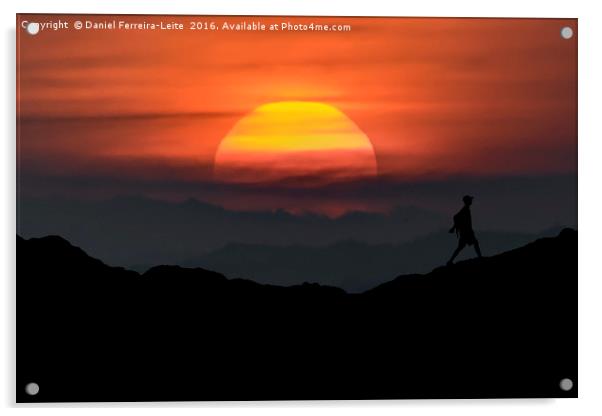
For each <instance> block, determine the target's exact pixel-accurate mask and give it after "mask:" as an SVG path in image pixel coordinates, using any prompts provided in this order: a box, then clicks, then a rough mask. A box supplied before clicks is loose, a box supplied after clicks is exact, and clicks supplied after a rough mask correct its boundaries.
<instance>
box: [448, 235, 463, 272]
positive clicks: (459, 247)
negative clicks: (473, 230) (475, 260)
mask: <svg viewBox="0 0 602 416" xmlns="http://www.w3.org/2000/svg"><path fill="white" fill-rule="evenodd" d="M464 247H466V243H465V242H464V241H462V240H460V241H459V242H458V248H456V251H454V254H452V256H451V259H449V261H448V262H447V265H448V266H449V265H451V264H453V263H454V260H455V258H456V257H458V254H460V252H461V251H462V249H463V248H464Z"/></svg>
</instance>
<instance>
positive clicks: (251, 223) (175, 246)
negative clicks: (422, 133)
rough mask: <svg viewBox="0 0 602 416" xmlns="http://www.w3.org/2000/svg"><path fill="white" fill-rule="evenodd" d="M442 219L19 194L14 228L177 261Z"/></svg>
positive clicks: (150, 260) (386, 231) (122, 260)
mask: <svg viewBox="0 0 602 416" xmlns="http://www.w3.org/2000/svg"><path fill="white" fill-rule="evenodd" d="M449 223H450V219H449V218H448V216H446V215H442V214H439V213H436V212H432V211H429V210H425V209H421V208H417V207H399V208H396V209H395V210H393V211H392V212H391V213H390V214H372V213H360V212H352V213H348V214H347V215H344V216H342V217H340V218H337V219H330V218H328V217H324V216H320V215H315V214H305V215H292V214H289V213H287V212H285V211H274V212H244V211H241V212H238V211H228V210H226V209H223V208H221V207H218V206H215V205H211V204H207V203H204V202H200V201H197V200H195V199H190V200H188V201H186V202H182V203H171V202H165V201H159V200H153V199H148V198H138V197H120V198H114V199H110V200H106V201H87V202H85V201H79V200H70V199H61V198H41V199H32V198H20V200H19V207H18V227H17V232H18V233H19V234H20V235H22V236H24V237H40V236H45V235H52V234H54V235H61V236H64V237H65V238H67V239H68V240H69V241H72V242H73V243H74V244H77V245H78V246H81V247H83V248H85V250H86V251H87V252H89V253H90V254H92V255H93V256H95V257H98V258H101V259H103V260H104V261H106V262H108V263H109V264H113V265H121V266H130V265H136V264H151V265H152V264H158V263H170V264H177V263H178V262H179V261H181V260H182V259H187V258H196V257H198V256H199V255H200V254H202V253H206V252H208V251H212V250H216V249H218V248H221V247H223V246H224V245H226V244H228V243H231V242H238V243H242V244H264V245H290V244H302V245H326V244H332V243H335V242H337V241H345V240H356V241H362V242H365V243H372V244H378V243H385V242H399V241H408V240H411V239H413V238H415V237H417V236H419V235H423V234H426V233H428V232H432V231H434V230H437V229H441V228H442V227H449V225H450V224H449Z"/></svg>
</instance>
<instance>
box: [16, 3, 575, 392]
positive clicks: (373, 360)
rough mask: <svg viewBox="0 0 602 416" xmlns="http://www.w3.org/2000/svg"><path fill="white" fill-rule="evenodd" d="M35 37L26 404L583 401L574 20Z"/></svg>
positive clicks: (22, 277) (39, 25) (33, 21)
mask: <svg viewBox="0 0 602 416" xmlns="http://www.w3.org/2000/svg"><path fill="white" fill-rule="evenodd" d="M16 32H17V138H16V140H17V167H18V172H17V242H16V244H17V278H16V279H17V378H16V392H17V401H18V402H74V401H76V402H79V401H81V402H87V401H94V402H104V401H203V400H306V399H307V400H316V399H443V398H529V397H577V382H578V377H577V38H578V27H577V20H576V19H565V18H559V19H531V18H529V19H523V18H506V19H498V18H410V17H309V16H294V17H292V16H290V17H286V16H162V15H152V16H151V15H76V14H71V15H55V14H48V15H46V14H19V15H17V23H16Z"/></svg>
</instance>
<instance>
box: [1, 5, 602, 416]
mask: <svg viewBox="0 0 602 416" xmlns="http://www.w3.org/2000/svg"><path fill="white" fill-rule="evenodd" d="M598 3H599V2H595V1H591V0H590V1H577V0H570V1H568V0H567V1H541V2H535V1H531V2H528V1H525V0H517V1H515V0H504V1H499V2H495V3H494V2H488V1H483V0H480V1H463V0H456V1H449V0H448V1H446V0H440V1H428V0H421V1H398V2H394V1H392V0H388V1H387V0H365V1H361V2H360V1H351V0H319V1H315V0H304V1H298V0H280V1H278V0H271V1H267V0H255V1H249V0H237V1H226V0H220V1H207V0H202V1H201V0H197V1H190V0H165V1H163V2H159V1H154V2H153V1H147V2H141V1H134V0H133V1H129V2H127V3H126V2H125V1H124V0H104V1H89V2H86V3H83V2H81V1H75V0H54V1H52V2H49V1H43V0H22V1H20V2H18V3H17V4H12V3H9V2H8V1H4V2H2V3H1V6H0V7H1V8H2V13H1V14H0V20H1V21H2V34H3V41H2V48H3V49H4V51H3V54H2V58H3V59H2V64H1V65H0V66H1V71H2V77H1V78H0V79H1V82H2V87H3V92H4V97H2V99H1V100H0V105H1V106H2V110H1V111H0V117H2V119H1V121H2V126H3V129H4V130H3V131H4V134H3V138H2V139H3V140H2V141H1V143H2V150H1V153H0V154H1V156H2V163H1V165H0V171H1V172H2V180H1V181H0V191H1V193H0V195H2V203H1V210H2V211H1V212H2V215H1V217H0V218H2V233H1V236H2V238H0V244H1V247H0V256H1V257H0V265H2V268H3V271H4V273H2V274H1V279H2V287H1V289H2V290H0V294H1V296H2V297H1V298H0V311H1V314H2V319H1V320H0V330H1V332H0V356H1V357H2V362H1V363H0V369H1V371H2V376H1V378H0V402H1V403H2V405H3V406H8V407H12V408H9V409H8V410H9V411H11V412H12V411H15V410H16V409H15V405H14V385H13V384H14V339H15V338H14V337H15V327H14V305H15V303H14V290H15V249H14V244H15V125H14V124H15V101H14V97H15V82H14V77H15V69H14V62H15V61H14V54H15V47H14V41H15V35H14V27H15V13H18V12H20V13H35V12H37V13H131V14H136V13H137V14H230V15H245V14H246V15H333V16H336V15H344V16H458V17H570V18H579V254H580V256H579V296H580V298H579V302H580V303H579V331H580V333H579V395H580V398H579V399H564V400H472V401H466V400H460V401H449V400H440V401H384V402H372V401H370V402H353V401H350V402H245V403H240V402H228V403H171V404H166V403H145V404H126V405H122V404H118V405H115V404H108V405H107V404H91V405H50V406H41V407H45V409H43V410H42V409H38V408H39V407H40V406H29V407H28V406H20V407H25V408H24V409H20V410H19V411H21V412H24V413H25V414H29V413H32V412H35V411H36V410H42V411H43V412H44V413H45V414H49V415H54V414H57V415H58V414H60V415H63V414H65V413H71V414H74V413H77V414H93V413H98V412H104V411H107V410H108V411H110V412H111V413H113V414H122V413H125V412H129V411H136V409H133V407H145V410H144V411H145V412H149V413H151V414H157V413H164V412H165V413H167V412H172V411H173V410H171V408H173V407H178V408H179V409H178V411H184V412H187V413H192V412H194V413H195V414H197V413H198V411H199V410H198V409H196V408H198V407H201V408H202V412H204V413H211V414H213V413H221V414H223V413H224V412H226V414H230V413H234V412H236V413H238V412H242V411H244V412H245V413H249V414H256V415H265V414H278V415H280V414H282V413H283V412H285V413H287V414H305V413H309V412H312V414H313V413H314V412H317V415H326V414H331V413H332V412H336V413H341V412H345V414H351V415H353V414H366V413H369V412H370V413H372V412H376V413H378V414H395V415H398V414H400V413H401V412H404V413H408V412H409V413H410V414H413V413H419V414H426V415H432V414H436V413H439V412H445V413H446V414H449V415H463V416H464V415H482V414H487V415H507V414H508V413H513V414H519V415H520V414H530V415H531V414H532V415H539V414H541V415H544V414H545V415H566V414H569V413H570V414H577V415H590V414H598V415H599V414H602V382H601V379H602V371H601V370H602V360H601V356H602V343H601V339H602V325H601V324H600V321H599V318H600V317H602V313H601V312H602V308H601V305H602V283H601V282H602V273H600V266H599V264H600V261H602V260H599V259H600V258H601V257H602V256H601V254H602V244H600V243H599V241H600V239H602V227H601V225H602V220H601V217H602V204H601V202H602V197H601V195H602V192H601V189H602V188H601V186H600V183H599V179H598V178H602V172H600V166H601V165H602V163H600V161H599V160H598V158H600V157H602V152H601V147H602V146H601V144H600V143H601V141H602V129H601V127H600V125H601V123H602V122H601V121H600V115H599V114H600V103H599V102H600V97H601V96H602V95H601V93H602V90H601V88H600V74H602V62H601V56H600V55H601V53H600V52H601V50H602V47H601V44H600V42H602V19H601V15H600V13H599V6H597V4H598ZM400 376H402V375H400ZM76 382H85V380H81V381H76ZM82 407H83V408H82ZM107 408H108V409H107Z"/></svg>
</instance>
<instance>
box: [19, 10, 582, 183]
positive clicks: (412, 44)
mask: <svg viewBox="0 0 602 416" xmlns="http://www.w3.org/2000/svg"><path fill="white" fill-rule="evenodd" d="M59 19H61V20H63V21H68V22H70V23H71V25H72V24H73V22H74V21H76V20H92V21H105V20H107V21H111V20H113V19H115V20H117V21H119V20H127V21H130V22H133V21H136V22H141V21H145V22H158V21H160V20H162V21H164V22H171V21H177V22H182V23H184V24H185V26H186V27H188V25H189V22H190V21H191V20H200V21H207V22H209V21H214V22H215V23H216V24H217V25H218V26H221V24H222V23H223V22H224V21H228V22H232V23H236V22H240V21H243V20H246V21H261V22H263V23H265V24H267V25H269V24H270V23H278V24H279V23H281V22H283V21H290V22H293V23H310V22H315V23H322V24H324V23H328V24H331V23H341V24H350V25H351V26H352V29H351V31H350V32H338V33H335V32H330V33H324V32H307V31H306V32H278V33H274V32H270V31H265V32H225V31H213V32H212V31H189V30H184V31H119V30H112V31H92V30H80V31H77V30H74V29H72V30H64V31H51V30H45V31H43V32H41V33H39V34H38V35H36V36H30V35H28V34H26V33H25V32H24V31H22V30H20V29H18V31H17V43H18V52H17V53H18V61H17V66H18V94H17V101H18V116H19V120H20V122H19V125H18V132H19V152H20V169H23V170H26V171H28V172H34V173H39V174H53V175H65V176H69V175H71V176H74V175H75V176H76V175H84V174H90V175H114V176H120V177H129V178H133V179H136V178H139V179H154V178H156V179H165V178H166V177H168V178H169V179H182V180H199V181H206V180H210V179H211V172H212V163H213V159H214V156H215V153H216V150H217V148H218V146H219V144H220V141H221V140H222V139H223V138H224V137H225V136H226V135H227V134H228V132H229V131H230V129H231V128H232V127H233V126H234V125H235V123H236V122H237V121H239V120H240V119H241V118H242V117H243V116H244V115H245V114H249V113H250V112H252V111H253V110H254V109H255V108H257V107H258V106H260V105H262V104H266V103H271V102H277V101H312V102H321V103H326V104H329V105H333V106H335V107H336V108H338V109H339V110H341V111H342V112H343V113H344V114H345V115H347V117H349V118H350V119H351V120H352V121H353V122H354V123H355V124H356V125H357V126H358V127H359V128H360V129H361V131H362V132H363V133H364V134H365V135H366V136H367V137H368V138H369V139H370V141H371V142H372V145H373V147H374V153H375V155H376V160H377V163H378V172H379V175H382V176H387V177H392V178H412V177H416V176H424V175H427V176H429V175H431V176H435V177H443V178H444V177H446V176H448V175H456V174H469V175H517V174H518V175H520V174H555V173H567V172H568V173H573V172H576V151H577V150H576V140H577V137H576V128H577V119H576V117H577V114H576V105H577V102H576V94H577V88H576V87H577V68H576V62H577V59H576V58H577V37H576V36H574V37H573V38H572V39H570V40H565V39H563V38H561V36H560V29H561V28H562V27H563V26H567V25H568V26H571V27H572V28H573V30H574V32H575V34H576V33H577V21H576V20H574V19H546V20H543V19H541V20H540V19H419V18H398V19H394V18H318V17H296V18H292V17H291V18H289V17H286V18H283V17H271V18H268V17H261V18H251V17H246V18H245V17H198V18H189V17H170V18H165V17H150V16H128V17H123V16H121V17H120V16H99V15H96V16H93V17H91V16H78V15H68V16H58V15H52V16H44V15H20V16H18V17H17V20H18V22H17V27H18V28H20V27H21V26H20V21H21V20H29V21H49V20H53V21H57V20H59Z"/></svg>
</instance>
